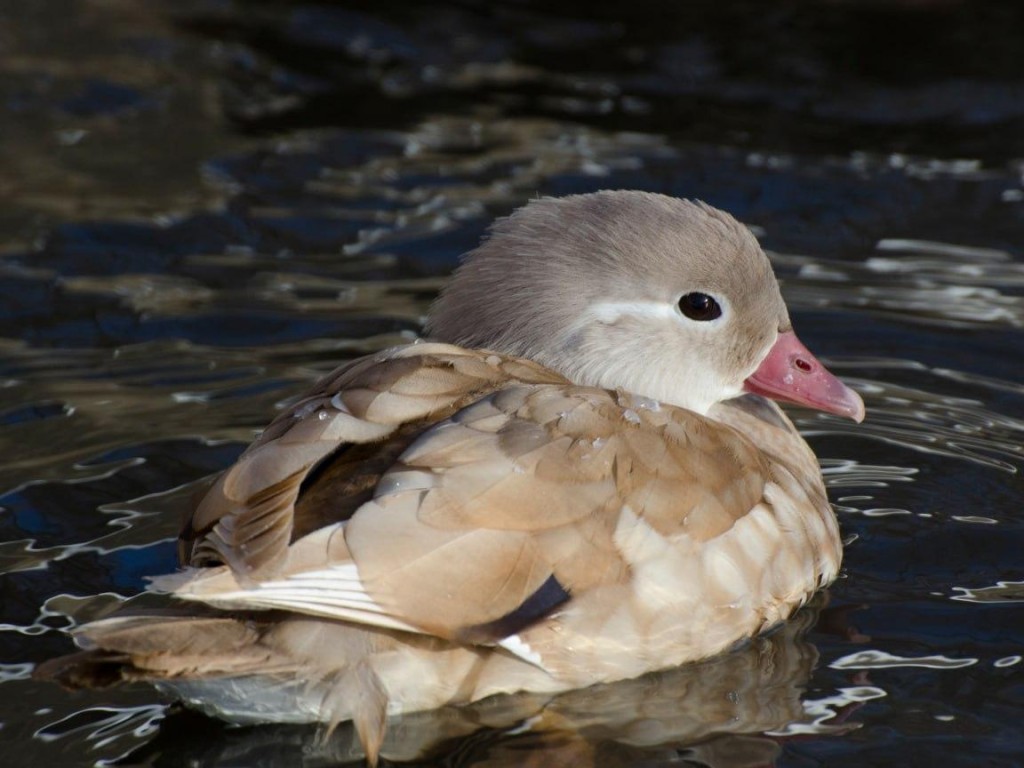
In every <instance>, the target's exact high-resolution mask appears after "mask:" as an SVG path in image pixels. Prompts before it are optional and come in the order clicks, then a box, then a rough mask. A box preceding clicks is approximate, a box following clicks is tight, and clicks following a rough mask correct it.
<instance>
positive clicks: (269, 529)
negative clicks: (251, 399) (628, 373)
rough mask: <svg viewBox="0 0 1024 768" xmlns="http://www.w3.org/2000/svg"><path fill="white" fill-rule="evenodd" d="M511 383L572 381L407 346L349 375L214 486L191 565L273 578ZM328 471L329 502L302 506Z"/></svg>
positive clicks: (275, 429)
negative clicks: (430, 433) (382, 481)
mask: <svg viewBox="0 0 1024 768" xmlns="http://www.w3.org/2000/svg"><path fill="white" fill-rule="evenodd" d="M510 380H522V381H529V382H558V381H564V379H562V378H561V377H559V376H557V375H556V374H554V373H552V372H550V371H548V370H547V369H545V368H542V367H541V366H538V365H534V364H532V363H528V362H526V361H520V360H517V359H515V358H507V357H503V356H500V355H493V354H486V353H480V352H478V351H470V350H464V349H461V348H459V347H454V346H451V345H447V344H414V345H409V346H405V347H399V348H396V349H393V350H389V351H387V352H383V353H381V354H379V355H376V356H371V357H364V358H360V359H358V360H355V361H353V362H351V363H349V364H347V365H345V366H342V367H341V368H339V369H337V370H336V371H335V372H333V373H331V374H329V375H328V376H327V377H325V378H324V379H322V380H321V381H320V382H318V383H317V384H316V385H315V386H314V388H313V389H312V390H311V391H310V392H309V393H307V394H306V396H304V397H303V398H302V399H301V400H299V401H298V402H297V403H296V404H295V405H293V406H292V407H291V408H289V409H287V410H286V411H285V412H284V413H282V414H281V415H280V416H278V418H277V419H275V420H274V421H273V422H272V423H271V424H270V426H268V427H267V429H266V430H265V431H264V432H263V434H262V435H261V436H260V438H259V439H258V440H256V441H255V442H254V443H253V444H252V445H251V446H250V447H249V448H248V449H247V450H246V452H245V453H244V454H243V455H242V456H241V458H239V460H238V462H237V463H236V464H235V465H234V466H233V467H231V468H230V469H228V470H227V471H226V472H225V473H224V474H223V475H221V476H220V477H219V478H218V479H217V481H216V483H215V484H214V485H213V487H211V488H210V490H209V491H208V492H207V494H206V496H205V497H204V498H203V499H202V500H201V501H200V502H199V504H198V505H197V507H196V509H195V510H194V512H193V513H192V515H191V516H190V518H189V519H188V520H187V521H186V524H185V526H184V529H183V531H182V533H181V536H180V538H179V555H180V559H181V562H182V564H183V565H191V566H211V565H212V566H216V565H219V564H224V565H227V566H229V567H230V568H231V569H232V571H233V572H234V573H235V574H236V575H238V577H239V578H242V579H243V580H246V579H260V578H262V577H266V576H270V575H273V574H274V573H275V572H276V571H277V569H279V568H280V566H281V565H282V563H283V562H284V559H285V557H286V555H287V552H288V547H289V546H290V545H291V544H292V542H293V541H294V540H295V539H297V538H299V537H301V536H303V535H305V534H307V533H310V532H311V531H314V530H316V529H318V528H320V527H323V526H324V525H327V524H330V523H331V522H336V521H337V520H343V519H345V518H346V517H347V516H348V515H350V514H351V513H352V512H353V511H354V510H355V508H357V507H358V505H359V504H361V503H362V502H363V501H365V500H366V498H368V495H369V492H370V491H372V488H373V486H374V485H375V483H376V480H377V479H378V478H379V476H380V473H381V472H383V471H384V470H385V469H387V466H388V465H389V464H390V461H389V459H393V458H394V456H395V455H397V453H398V452H400V450H401V448H402V447H403V446H404V445H405V444H408V442H409V441H410V440H412V439H413V438H414V437H415V435H416V434H417V433H418V432H419V431H421V430H422V429H424V428H426V427H428V426H429V425H430V424H432V423H434V422H436V421H438V420H440V419H443V418H445V417H447V416H449V415H451V414H452V413H454V412H455V411H457V410H458V409H459V408H461V407H462V406H464V405H465V404H467V403H469V402H472V401H473V400H475V399H477V398H478V397H479V396H480V395H481V394H485V393H487V392H490V391H493V390H494V389H495V388H496V387H498V386H501V385H502V384H504V383H506V382H508V381H510ZM328 464H329V465H330V466H331V468H332V472H331V473H330V478H331V479H332V483H331V484H330V489H329V490H330V494H329V495H330V499H328V500H327V501H329V502H330V503H329V504H324V503H323V502H324V501H325V500H324V499H323V498H322V495H320V496H318V495H316V494H314V495H312V496H311V502H310V503H307V504H306V505H305V507H302V506H301V505H300V506H298V507H297V506H296V502H297V501H298V500H299V497H300V493H302V495H305V494H304V491H305V489H306V487H308V486H309V485H310V481H311V480H312V479H313V477H312V475H313V474H315V473H316V472H318V471H319V470H320V469H322V468H324V467H325V466H326V465H328ZM307 512H308V514H307ZM332 516H333V518H332Z"/></svg>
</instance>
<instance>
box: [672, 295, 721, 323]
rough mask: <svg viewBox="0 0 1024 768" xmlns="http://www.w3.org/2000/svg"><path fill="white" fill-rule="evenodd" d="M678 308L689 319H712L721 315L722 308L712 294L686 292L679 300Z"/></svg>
mask: <svg viewBox="0 0 1024 768" xmlns="http://www.w3.org/2000/svg"><path fill="white" fill-rule="evenodd" d="M679 310H680V311H681V312H682V313H683V314H684V315H686V316H687V317H688V318H690V319H691V320H700V321H704V320H714V319H715V318H716V317H721V316H722V308H721V307H720V306H718V302H717V301H715V299H714V297H713V296H708V295H707V294H706V293H688V294H686V295H685V296H683V297H682V298H681V299H680V300H679Z"/></svg>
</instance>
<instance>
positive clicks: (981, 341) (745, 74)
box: [0, 0, 1024, 767]
mask: <svg viewBox="0 0 1024 768" xmlns="http://www.w3.org/2000/svg"><path fill="white" fill-rule="evenodd" d="M998 5H999V4H995V3H993V4H983V6H978V5H976V4H968V3H962V2H956V1H955V0H949V1H948V2H940V3H894V4H888V5H886V4H875V3H860V2H849V3H833V4H824V5H822V4H817V5H815V4H788V5H787V4H778V5H777V6H776V7H775V8H774V10H772V11H771V12H767V11H766V10H765V8H764V6H763V4H761V3H747V2H736V3H731V4H730V3H725V4H723V3H693V4H678V7H673V8H672V9H669V8H668V7H667V6H664V4H654V3H649V2H644V1H643V0H641V2H638V3H634V4H631V5H630V6H629V7H628V8H622V7H621V4H615V7H614V8H613V7H612V4H606V3H603V2H589V3H587V4H586V6H585V7H584V6H583V5H580V4H574V3H569V4H563V6H561V7H560V8H561V10H560V11H559V12H558V13H557V14H555V13H553V12H552V11H550V10H549V9H548V8H547V7H546V6H543V4H540V3H534V2H528V1H527V0H520V1H518V2H511V3H478V2H475V0H470V1H469V2H460V3H442V4H431V6H430V8H429V10H424V7H425V6H424V7H421V6H420V5H414V4H408V7H403V6H401V5H400V4H395V5H394V7H392V6H388V8H387V9H384V10H382V9H380V8H378V7H377V6H376V5H373V4H369V3H362V2H356V1H355V0H353V2H344V3H341V2H339V3H334V4H330V3H320V4H306V3H302V2H283V1H278V0H260V1H259V2H255V0H234V2H231V3H221V2H210V1H209V0H189V2H187V3H184V2H183V3H175V4H173V5H172V4H167V5H166V6H165V5H163V4H161V3H153V4H145V5H139V4H135V3H125V2H121V1H120V0H114V1H113V2H110V1H107V2H94V0H45V1H43V0H32V1H31V2H29V1H28V0H15V1H14V2H13V3H12V4H10V7H4V8H0V21H6V22H8V23H7V24H5V25H0V28H3V29H16V28H17V29H20V30H23V31H25V34H18V35H14V36H11V35H7V36H6V37H5V36H3V33H0V38H2V39H0V43H2V46H0V94H2V95H3V99H2V100H0V109H2V110H5V111H4V116H5V120H4V125H5V127H6V128H7V129H9V130H8V132H7V133H6V134H5V140H4V142H3V143H2V146H0V159H2V161H3V162H0V166H2V168H3V169H4V170H0V198H2V199H3V201H4V205H3V206H0V452H2V455H3V457H4V461H3V462H0V590H2V593H0V595H2V599H0V604H2V605H3V615H2V616H0V659H2V660H3V663H2V664H0V686H2V687H3V689H2V690H3V693H4V696H2V697H0V723H2V729H3V734H4V740H5V746H6V745H7V744H10V745H12V746H11V747H10V748H11V749H13V750H14V752H13V754H15V755H16V756H17V758H18V761H16V762H15V763H12V764H24V765H54V766H68V767H70V766H84V765H94V764H97V763H100V764H109V763H111V762H113V763H118V762H120V764H122V765H152V766H158V765H184V764H189V761H192V762H194V763H196V764H202V765H247V766H248V765H266V766H282V765H309V766H313V765H316V766H323V765H331V764H338V763H344V762H349V761H353V760H357V754H356V752H355V751H354V750H355V748H356V747H355V743H354V741H353V737H352V734H351V732H350V731H349V730H346V729H345V728H341V729H339V730H338V731H337V733H336V734H334V736H333V737H332V738H331V739H330V740H329V741H328V742H326V743H323V742H322V741H321V740H318V738H317V732H316V730H315V729H303V728H285V727H273V728H244V729H238V728H227V727H225V726H223V725H221V724H219V723H216V722H214V721H210V720H206V719H205V718H202V717H200V716H198V715H195V714H193V713H188V712H183V711H181V710H179V709H178V708H176V707H173V706H170V705H169V703H168V702H166V701H164V700H163V699H161V698H160V696H159V695H158V694H157V693H155V692H154V691H153V690H152V689H150V688H148V687H145V686H129V687H126V688H124V689H118V690H112V691H100V692H79V693H74V694H71V693H65V692H62V691H59V690H57V689H55V688H52V687H50V686H45V685H40V684H37V683H34V682H33V681H32V680H31V679H30V673H31V670H32V668H33V666H34V665H35V664H36V663H38V662H39V661H41V660H43V659H45V658H47V657H50V656H53V655H56V654H58V653H61V652H66V651H67V650H69V648H70V644H69V641H68V640H67V638H66V635H65V631H66V630H67V629H68V628H69V627H71V626H73V625H74V624H75V623H77V622H80V621H85V620H88V619H89V618H90V617H94V616H98V615H102V614H103V613H105V612H107V611H109V610H111V609H112V608H113V607H115V606H117V605H120V604H122V603H123V602H124V601H125V600H126V599H129V598H131V597H132V596H134V595H136V594H137V593H138V592H139V591H140V590H142V589H143V587H144V585H145V576H147V575H149V574H152V573H160V572H164V571H167V570H169V569H171V568H173V567H174V546H173V541H172V540H173V537H174V536H175V534H176V531H177V527H178V521H179V517H180V512H181V510H182V508H183V507H185V506H187V504H188V503H189V501H190V499H191V498H192V497H193V496H194V495H195V494H196V493H198V492H200V491H201V490H202V488H203V487H204V485H205V483H207V482H209V477H210V475H211V474H212V473H215V472H216V471H218V470H220V469H222V468H223V467H225V466H226V465H228V464H229V463H230V462H231V461H233V460H234V459H235V458H236V457H237V455H238V454H239V452H240V451H241V450H242V448H243V447H244V445H245V444H246V443H247V442H248V441H249V440H251V438H252V436H253V435H254V434H255V432H256V431H257V430H258V429H260V428H261V427H262V426H263V425H264V424H266V422H267V421H268V420H269V418H270V417H271V415H272V414H273V413H274V411H275V409H278V408H280V407H283V406H284V405H285V404H286V403H287V402H289V399H290V398H292V397H294V396H295V395H296V394H297V393H298V392H299V391H301V389H302V388H303V386H305V384H306V383H307V382H309V381H311V380H313V379H315V378H316V377H318V376H319V375H321V374H323V373H324V372H326V371H328V370H330V369H332V368H333V367H334V366H336V365H337V364H338V363H339V362H341V361H343V360H346V359H350V358H352V357H355V356H358V355H360V354H364V353H367V352H371V351H374V350H378V349H382V348H385V347H387V346H391V345H394V344H398V343H403V342H404V341H407V340H409V339H411V338H415V337H416V335H417V334H418V333H419V331H420V329H421V323H422V318H423V316H424V315H425V313H426V311H427V307H428V306H429V303H430V301H431V300H432V298H433V297H434V295H435V294H436V291H437V289H438V287H439V286H440V285H441V284H442V283H443V280H444V277H445V275H446V274H447V273H448V272H449V271H450V270H451V269H452V268H453V267H454V266H455V264H456V263H457V257H458V255H459V254H460V253H462V252H464V251H466V250H468V249H469V248H471V247H472V246H473V245H474V244H475V243H476V242H477V240H478V239H479V237H480V236H481V234H482V233H483V232H484V231H485V228H486V226H487V224H488V223H489V222H490V221H491V220H492V219H493V217H494V216H497V215H501V214H504V213H506V212H508V211H510V210H511V209H512V208H514V207H516V206H518V205H519V204H521V203H522V202H524V201H525V200H527V199H529V198H531V197H533V196H535V195H538V194H569V193H574V192H584V191H590V190H594V189H599V188H603V187H639V188H644V189H650V190H653V191H659V192H666V193H669V194H676V195H680V196H687V197H700V198H703V199H706V200H708V201H709V202H710V203H712V204H714V205H718V206H720V207H723V208H726V209H728V210H730V211H731V212H733V213H734V214H736V215H737V216H738V217H740V218H741V219H742V220H744V221H745V222H747V223H748V224H750V225H751V226H752V227H754V228H755V229H756V231H757V233H758V235H759V237H761V238H762V240H763V242H764V243H765V244H766V246H767V247H768V248H769V250H770V255H771V258H772V260H773V262H774V264H775V267H776V270H777V272H778V274H779V275H780V277H781V278H782V281H783V291H784V293H785V296H786V298H787V301H788V302H789V305H790V307H791V310H792V315H793V320H794V325H795V327H796V328H797V330H798V331H799V333H800V335H801V337H802V338H803V339H804V340H805V341H806V342H807V344H808V346H809V347H811V348H813V349H815V350H816V351H819V352H820V353H821V354H822V356H823V357H825V358H827V359H828V362H829V365H830V367H833V368H834V369H835V370H837V371H838V372H839V373H840V374H841V375H843V376H844V378H846V379H847V380H849V381H850V382H851V384H852V385H853V386H854V387H855V388H856V389H857V390H858V391H859V392H860V393H861V394H862V395H863V396H864V399H865V401H866V403H867V406H868V419H867V421H866V422H865V423H864V424H863V425H860V426H851V425H848V424H847V423H845V422H842V421H840V420H838V419H835V418H833V417H830V416H828V415H824V414H812V413H809V412H805V411H800V410H795V411H794V412H793V413H794V417H795V419H796V421H797V424H798V425H799V426H800V428H801V430H802V431H803V432H804V433H805V434H806V435H807V436H808V438H809V439H810V441H811V442H812V445H813V447H814V448H815V450H816V452H817V454H818V456H819V457H820V458H821V463H822V467H823V471H824V474H825V478H826V482H827V484H828V487H829V493H830V496H831V500H832V501H833V503H834V505H835V508H836V511H837V514H838V515H839V518H840V522H841V525H842V528H843V533H844V537H845V540H846V541H847V545H848V546H847V555H846V561H845V568H844V574H843V577H842V578H841V579H840V580H839V581H838V582H837V583H836V584H835V585H834V586H833V587H832V588H831V589H830V595H829V604H828V605H827V606H825V607H820V606H819V608H820V612H817V610H818V609H816V610H815V611H805V612H804V613H802V614H800V617H799V618H798V619H797V620H796V621H794V622H792V623H790V624H788V625H787V626H786V627H784V628H783V629H782V630H780V631H778V632H777V633H775V634H773V635H771V636H769V637H767V638H761V639H759V640H756V641H754V642H753V643H752V644H751V645H750V646H748V647H746V648H743V649H740V650H738V651H737V652H736V653H734V654H731V655H729V656H727V657H724V658H722V659H718V660H715V661H713V662H712V663H710V664H707V665H701V666H699V667H687V668H683V669H680V670H672V671H669V672H666V673H663V674H661V675H654V676H650V677H647V678H644V679H642V680H639V681H626V682H623V683H619V684H616V685H611V686H606V687H602V688H597V689H588V690H586V691H580V692H573V693H569V694H564V695H562V696H558V697H555V698H553V699H549V698H546V697H540V698H538V697H510V698H507V699H501V700H495V701H491V702H483V703H481V704H479V705H477V706H476V707H473V708H469V709H464V710H451V711H449V710H445V711H442V712H437V713H428V714H424V715H420V716H416V717H411V718H403V719H402V720H401V721H398V722H396V723H394V724H393V727H392V729H391V731H390V736H389V738H390V739H391V742H390V743H389V746H388V750H390V752H389V754H391V755H392V757H394V758H395V759H402V760H410V761H414V762H418V763H420V764H438V763H442V764H446V765H452V764H455V765H481V766H482V765H537V766H540V765H578V764H584V765H585V764H588V763H591V764H600V765H658V764H680V763H682V764H690V765H693V764H697V765H708V766H754V765H758V766H763V765H796V764H799V765H804V764H818V765H829V766H842V765H863V764H872V763H873V764H908V765H912V764H934V763H936V762H938V761H939V760H941V761H942V763H943V764H947V765H956V764H963V765H977V764H980V763H983V762H986V761H988V762H989V763H990V764H1009V763H1010V762H1012V761H1014V760H1016V759H1017V758H1018V757H1019V755H1017V754H1015V753H1016V752H1019V751H1020V750H1019V722H1020V716H1021V708H1022V707H1024V702H1022V701H1021V699H1020V694H1019V687H1020V680H1021V677H1020V675H1021V674H1022V672H1021V670H1022V669H1024V667H1022V665H1021V664H1020V659H1021V653H1020V649H1021V646H1022V645H1024V620H1022V619H1021V618H1020V615H1019V612H1018V611H1017V610H1016V609H1017V605H1016V604H1017V603H1019V602H1020V601H1021V600H1022V599H1024V586H1022V585H1024V566H1022V565H1021V561H1020V547H1019V541H1020V537H1021V536H1022V535H1024V530H1022V529H1024V517H1022V514H1021V505H1020V500H1021V498H1024V479H1022V474H1021V472H1020V469H1021V467H1022V466H1024V461H1022V458H1024V447H1022V446H1024V383H1022V381H1021V370H1022V368H1021V359H1022V355H1024V337H1022V335H1024V303H1022V302H1024V256H1022V254H1024V251H1022V246H1021V233H1022V232H1024V183H1022V176H1021V173H1022V171H1024V165H1022V163H1021V160H1020V159H1019V158H1020V157H1022V156H1024V142H1022V140H1021V137H1022V136H1024V131H1022V130H1021V126H1022V122H1021V121H1022V120H1024V109H1022V107H1021V105H1022V104H1024V100H1022V99H1020V98H1019V96H1020V94H1021V92H1022V91H1021V88H1022V87H1024V86H1022V85H1021V83H1020V82H1017V80H1013V79H1012V78H1018V73H1019V72H1020V71H1024V70H1022V67H1024V56H1022V54H1021V50H1022V49H1021V47H1020V45H1019V40H1018V39H1017V36H1016V35H1014V34H1011V32H1012V30H1014V29H1015V28H1016V27H1015V24H1017V23H1018V22H1020V21H1021V19H1022V18H1024V10H1021V9H1017V10H1014V9H1012V8H1011V7H1010V6H1009V5H1007V6H1006V7H1005V8H1004V9H1003V10H1000V9H998V8H997V6H998ZM655 6H657V7H656V8H655ZM655 11H656V12H655ZM54 19H60V20H61V24H55V23H53V20H54ZM15 22H17V23H15ZM911 31H912V32H913V34H910V32H911ZM924 39H930V40H932V41H933V42H934V41H942V43H943V44H942V45H941V46H940V45H936V46H934V50H932V49H931V48H929V49H923V48H919V47H916V46H917V45H918V44H917V43H916V42H914V41H918V40H924ZM978 40H985V41H986V42H985V45H983V46H979V45H977V41H978ZM1018 79H1019V78H1018ZM818 659H820V661H818ZM954 739H955V740H956V744H957V745H958V747H957V750H955V751H951V750H950V749H949V748H948V745H949V744H950V743H951V740H954Z"/></svg>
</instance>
